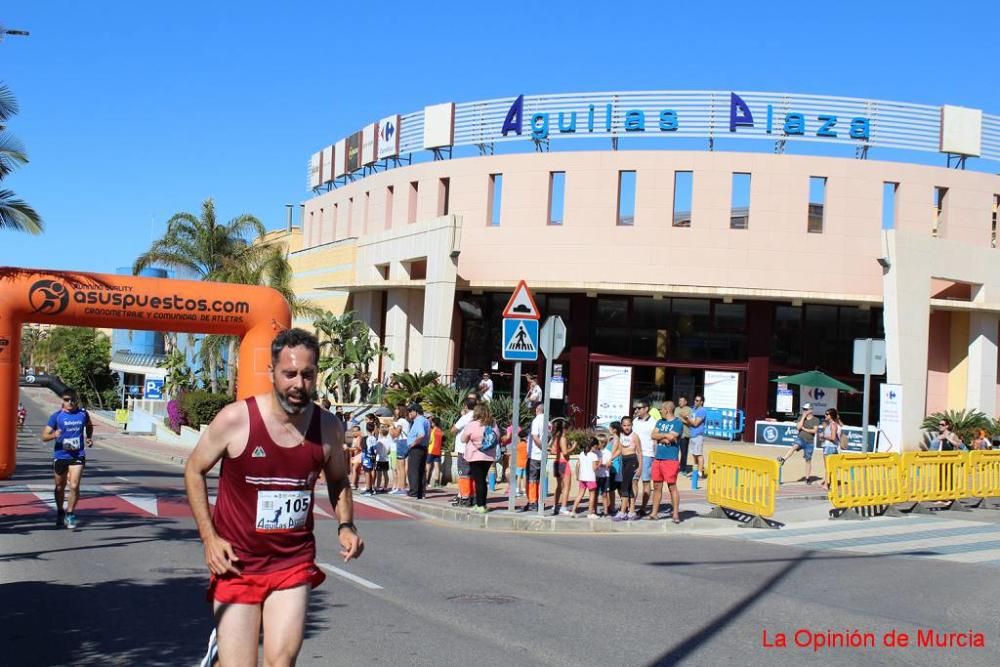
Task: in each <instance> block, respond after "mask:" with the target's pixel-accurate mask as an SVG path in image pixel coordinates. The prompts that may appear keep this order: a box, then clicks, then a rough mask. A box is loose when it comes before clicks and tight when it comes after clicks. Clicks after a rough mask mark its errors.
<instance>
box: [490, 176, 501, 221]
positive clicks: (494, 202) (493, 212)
mask: <svg viewBox="0 0 1000 667" xmlns="http://www.w3.org/2000/svg"><path fill="white" fill-rule="evenodd" d="M486 199H487V202H486V216H487V217H486V225H487V226H488V227H499V226H500V204H501V202H502V201H503V174H490V183H489V188H488V192H487V195H486Z"/></svg>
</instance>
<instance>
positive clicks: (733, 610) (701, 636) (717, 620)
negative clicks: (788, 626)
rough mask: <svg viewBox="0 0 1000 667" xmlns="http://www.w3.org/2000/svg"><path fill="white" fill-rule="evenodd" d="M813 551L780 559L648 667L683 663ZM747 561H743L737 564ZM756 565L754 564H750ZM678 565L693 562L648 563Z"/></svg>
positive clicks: (806, 558) (809, 558)
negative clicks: (764, 575) (754, 584)
mask: <svg viewBox="0 0 1000 667" xmlns="http://www.w3.org/2000/svg"><path fill="white" fill-rule="evenodd" d="M812 556H813V552H812V551H806V552H804V553H803V554H801V555H800V556H798V557H797V558H787V559H780V560H779V562H780V561H784V562H787V564H786V565H785V566H784V567H783V568H781V569H780V570H778V571H777V572H776V573H774V574H773V575H772V576H771V577H769V578H768V579H767V580H766V581H764V582H763V583H762V584H761V585H760V586H758V587H757V588H756V589H755V590H753V591H751V592H750V593H749V594H748V595H745V596H744V597H743V598H741V599H740V600H738V601H737V602H736V603H735V604H733V605H731V606H729V607H728V608H727V609H725V610H723V611H722V612H720V613H719V614H718V615H716V616H715V617H714V618H712V619H711V620H709V621H708V622H707V623H705V624H704V625H702V626H701V627H700V628H698V629H697V630H695V631H694V632H692V633H691V634H690V635H688V637H687V639H685V640H684V641H682V642H681V643H680V644H677V645H676V646H674V647H673V648H671V649H670V650H669V651H667V652H666V653H664V654H663V655H661V656H660V657H659V658H657V659H656V660H654V661H653V662H651V663H650V664H651V665H655V666H656V667H660V666H667V665H676V664H679V663H680V662H681V661H682V660H684V659H685V658H687V657H688V656H689V655H690V654H691V653H693V652H694V651H696V650H698V649H699V648H701V647H703V646H705V645H706V644H708V643H710V640H711V638H712V637H714V636H715V635H717V634H719V633H720V632H722V631H723V630H725V629H726V628H727V627H728V626H729V625H730V624H731V623H732V622H733V621H735V620H736V619H738V618H739V617H740V616H741V615H742V614H743V613H744V612H746V611H747V610H748V609H749V608H750V607H751V606H753V604H754V602H757V601H758V600H759V599H760V598H761V596H763V595H765V594H766V593H767V592H768V591H770V590H771V589H772V588H774V587H775V586H777V585H778V584H779V583H781V581H782V580H783V579H785V578H786V577H788V575H790V574H791V573H792V572H794V571H795V570H796V569H798V567H799V566H800V565H802V564H803V563H805V562H807V561H810V560H813V558H812ZM740 562H746V561H740ZM750 562H756V561H750ZM678 564H683V565H691V564H693V563H671V562H665V563H650V565H660V566H664V567H669V566H674V565H678ZM702 564H703V565H708V564H714V563H702Z"/></svg>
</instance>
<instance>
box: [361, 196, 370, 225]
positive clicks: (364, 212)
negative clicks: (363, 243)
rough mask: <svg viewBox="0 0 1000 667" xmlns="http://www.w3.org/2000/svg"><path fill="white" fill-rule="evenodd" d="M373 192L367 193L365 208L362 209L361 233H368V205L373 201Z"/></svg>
mask: <svg viewBox="0 0 1000 667" xmlns="http://www.w3.org/2000/svg"><path fill="white" fill-rule="evenodd" d="M371 194H372V193H371V191H369V192H366V193H365V203H364V207H363V208H362V209H361V231H362V232H363V233H364V234H367V233H368V204H369V203H370V201H371Z"/></svg>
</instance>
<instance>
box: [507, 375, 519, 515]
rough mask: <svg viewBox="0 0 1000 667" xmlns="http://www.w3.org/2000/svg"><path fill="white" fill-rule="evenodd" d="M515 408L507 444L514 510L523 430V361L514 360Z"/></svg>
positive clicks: (508, 506) (508, 469)
mask: <svg viewBox="0 0 1000 667" xmlns="http://www.w3.org/2000/svg"><path fill="white" fill-rule="evenodd" d="M511 393H512V395H513V396H512V398H513V410H512V413H513V414H511V417H510V433H511V437H510V444H509V445H507V487H508V490H509V492H510V493H509V495H510V498H509V499H508V501H507V509H508V510H510V511H511V512H513V511H514V505H515V501H516V499H517V476H516V471H517V443H518V442H519V441H520V439H521V438H520V436H519V435H518V432H519V431H520V430H521V362H520V361H517V362H514V391H512V392H511Z"/></svg>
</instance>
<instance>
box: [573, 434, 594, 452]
mask: <svg viewBox="0 0 1000 667" xmlns="http://www.w3.org/2000/svg"><path fill="white" fill-rule="evenodd" d="M594 435H595V433H594V431H593V430H591V429H570V430H569V431H566V440H568V441H569V444H570V447H572V446H573V445H574V444H575V445H576V452H577V453H579V452H582V451H583V448H584V446H585V445H586V444H587V443H588V442H590V439H591V438H593V437H594Z"/></svg>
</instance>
